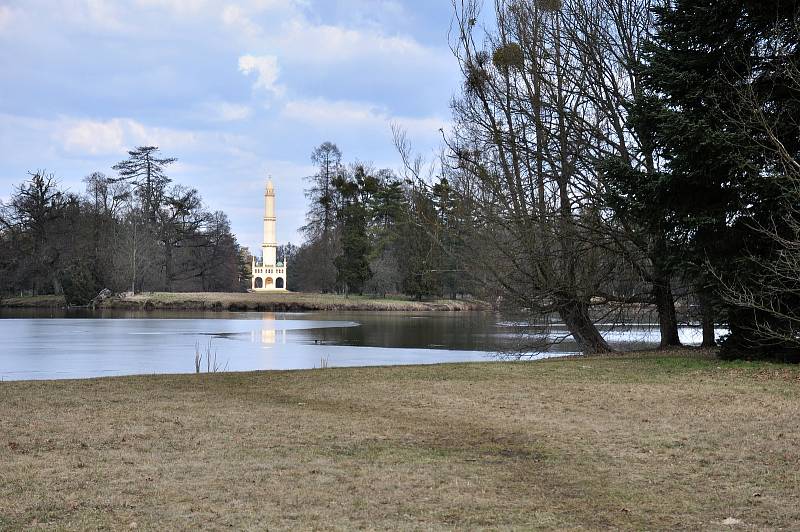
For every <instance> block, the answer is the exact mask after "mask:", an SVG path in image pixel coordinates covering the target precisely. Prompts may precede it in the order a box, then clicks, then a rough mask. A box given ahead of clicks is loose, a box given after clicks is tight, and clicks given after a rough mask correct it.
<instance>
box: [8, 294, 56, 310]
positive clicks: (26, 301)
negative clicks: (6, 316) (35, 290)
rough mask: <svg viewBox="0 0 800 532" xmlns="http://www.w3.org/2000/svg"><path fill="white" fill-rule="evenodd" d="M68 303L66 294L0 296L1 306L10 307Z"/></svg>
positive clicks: (47, 305)
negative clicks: (65, 298) (65, 297)
mask: <svg viewBox="0 0 800 532" xmlns="http://www.w3.org/2000/svg"><path fill="white" fill-rule="evenodd" d="M64 305H66V301H65V300H64V296H52V295H50V296H23V297H4V298H0V307H9V308H36V307H39V308H59V307H63V306H64Z"/></svg>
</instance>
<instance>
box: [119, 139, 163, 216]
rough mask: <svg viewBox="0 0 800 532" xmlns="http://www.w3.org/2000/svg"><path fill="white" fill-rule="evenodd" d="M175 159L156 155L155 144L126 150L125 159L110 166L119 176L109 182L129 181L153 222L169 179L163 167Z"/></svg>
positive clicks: (156, 148)
mask: <svg viewBox="0 0 800 532" xmlns="http://www.w3.org/2000/svg"><path fill="white" fill-rule="evenodd" d="M175 161H177V159H175V158H174V157H158V147H157V146H139V147H138V148H136V149H134V150H132V151H129V152H128V158H127V159H125V160H124V161H120V162H119V163H117V164H115V165H114V166H113V167H112V168H113V169H114V170H116V171H117V172H118V173H119V178H117V179H112V180H110V182H111V183H114V182H120V181H124V182H128V183H131V184H132V185H133V186H134V188H135V192H136V194H137V195H138V196H139V197H140V199H141V201H142V208H143V210H144V212H145V215H146V217H147V220H149V221H150V222H155V220H156V212H157V211H158V208H159V206H160V202H161V198H162V197H163V194H164V190H165V189H166V187H167V185H168V184H169V183H170V181H171V179H170V178H169V177H167V175H166V172H165V169H166V167H167V166H169V165H170V164H172V163H174V162H175Z"/></svg>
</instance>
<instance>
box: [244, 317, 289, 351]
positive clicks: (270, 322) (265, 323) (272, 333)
mask: <svg viewBox="0 0 800 532" xmlns="http://www.w3.org/2000/svg"><path fill="white" fill-rule="evenodd" d="M257 334H258V331H253V332H252V333H251V337H252V341H253V343H256V341H257V340H256V338H257ZM260 342H261V343H262V344H266V345H274V344H286V329H284V328H280V329H278V328H277V327H276V317H275V313H274V312H264V313H263V314H262V317H261V334H260Z"/></svg>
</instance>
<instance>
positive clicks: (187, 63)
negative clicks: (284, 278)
mask: <svg viewBox="0 0 800 532" xmlns="http://www.w3.org/2000/svg"><path fill="white" fill-rule="evenodd" d="M451 9H452V8H451V4H450V1H449V0H241V1H231V2H225V1H220V0H26V1H22V0H20V1H15V0H10V1H9V0H0V199H8V197H9V196H10V194H11V193H12V190H13V187H14V186H15V185H18V184H19V183H21V182H23V181H24V180H26V179H27V177H28V176H27V174H28V172H30V171H36V170H46V171H47V172H48V173H53V174H54V175H55V176H56V178H57V179H58V181H59V182H60V183H61V185H62V187H63V188H66V189H68V190H70V191H73V192H82V191H83V189H84V185H83V184H82V182H81V180H82V179H83V177H84V176H86V175H88V174H90V173H91V172H93V171H100V172H104V173H106V174H107V175H113V174H114V172H113V170H112V169H111V167H112V166H113V165H114V164H115V163H117V162H119V161H121V160H122V159H124V158H125V156H126V152H127V150H129V149H132V148H134V147H136V146H141V145H156V146H158V147H159V148H160V149H161V152H162V154H163V155H164V156H169V157H176V158H177V159H178V162H177V163H175V164H174V165H173V166H172V167H170V171H169V175H170V176H171V177H172V178H173V180H174V181H176V182H179V183H181V184H184V185H187V186H191V187H194V188H197V189H198V190H199V192H200V193H201V195H202V196H203V199H204V201H205V203H206V205H207V206H208V207H209V208H210V209H212V210H222V211H224V212H225V213H227V214H228V216H229V217H230V219H231V225H232V228H233V231H234V233H235V234H236V235H237V237H238V239H239V242H240V243H241V244H243V245H245V246H248V247H250V248H251V249H252V250H254V251H255V250H256V249H257V248H258V247H259V246H260V242H261V240H262V235H261V227H262V223H261V218H262V216H263V214H262V213H263V210H262V209H263V199H262V195H263V188H264V183H265V180H266V177H267V175H272V177H273V180H274V182H275V187H276V203H277V216H278V240H279V242H280V243H285V242H289V241H291V242H293V243H299V242H300V240H301V237H300V235H299V233H298V229H299V227H300V226H302V225H303V223H304V217H305V211H306V199H305V197H304V195H303V188H304V187H305V186H306V184H305V182H304V180H303V178H304V177H305V176H308V175H311V174H313V172H314V168H313V165H312V163H311V162H310V154H311V151H312V150H313V149H314V147H315V146H317V145H319V144H321V143H322V142H324V141H332V142H335V143H336V144H337V145H338V146H339V148H340V149H341V150H342V153H343V158H344V160H345V161H346V162H351V161H356V160H358V161H362V162H369V163H372V164H373V165H375V166H376V167H379V168H392V169H399V167H400V162H399V158H398V156H397V153H396V151H395V149H394V146H393V144H392V134H391V129H390V124H391V123H396V124H398V125H400V126H401V127H403V128H404V129H405V130H406V131H407V134H408V136H409V139H410V140H411V143H412V147H413V149H414V150H415V151H416V152H419V153H421V154H423V155H425V156H428V157H434V155H435V152H436V151H437V149H438V147H439V145H440V140H441V134H440V133H439V129H440V128H445V129H446V128H447V126H448V124H449V121H450V110H449V104H450V100H451V98H452V97H453V95H454V94H455V93H456V92H457V90H458V87H459V71H458V65H457V63H456V61H455V59H454V58H453V56H452V53H451V51H450V49H449V47H448V30H449V28H450V21H451Z"/></svg>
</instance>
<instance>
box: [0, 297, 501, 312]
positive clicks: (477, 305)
mask: <svg viewBox="0 0 800 532" xmlns="http://www.w3.org/2000/svg"><path fill="white" fill-rule="evenodd" d="M64 305H65V303H64V298H63V296H33V297H14V298H6V299H2V300H0V307H12V308H13V307H47V308H51V307H63V306H64ZM100 306H101V307H103V308H119V309H126V310H235V311H244V310H258V311H270V312H280V311H302V310H374V311H412V312H419V311H425V310H486V309H487V308H488V305H486V304H485V303H483V302H480V301H472V300H460V299H459V300H452V299H442V300H434V301H412V300H408V299H393V298H391V297H388V298H379V297H369V296H358V295H351V296H349V297H345V296H342V295H337V294H310V293H302V292H275V293H269V292H261V293H241V292H146V293H143V294H136V295H133V296H127V297H115V298H111V299H108V300H106V301H104V302H103V303H101V305H100Z"/></svg>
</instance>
